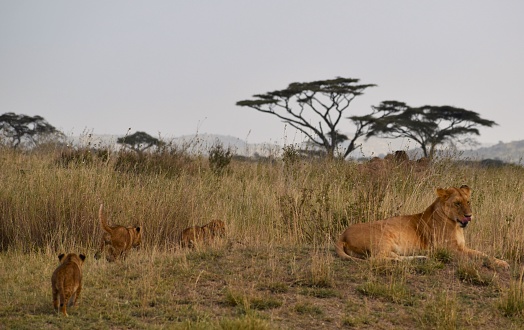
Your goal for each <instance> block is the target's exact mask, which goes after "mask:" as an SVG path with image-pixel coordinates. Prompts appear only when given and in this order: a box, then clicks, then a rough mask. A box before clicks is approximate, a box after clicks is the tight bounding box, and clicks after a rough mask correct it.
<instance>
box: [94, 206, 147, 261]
mask: <svg viewBox="0 0 524 330" xmlns="http://www.w3.org/2000/svg"><path fill="white" fill-rule="evenodd" d="M103 209H104V204H100V210H99V211H98V217H99V219H100V225H101V227H102V229H103V230H104V231H105V233H104V234H103V235H102V239H101V241H100V248H99V250H98V252H97V253H96V254H95V259H97V260H98V259H100V256H101V254H102V252H104V249H105V247H106V246H107V247H108V248H107V255H106V259H107V261H109V262H112V261H115V260H117V259H118V258H120V257H122V258H125V257H126V255H127V252H128V251H129V250H130V249H131V248H138V247H139V246H140V244H141V243H142V230H141V228H140V227H124V226H109V225H108V224H107V220H106V218H105V216H104V212H103Z"/></svg>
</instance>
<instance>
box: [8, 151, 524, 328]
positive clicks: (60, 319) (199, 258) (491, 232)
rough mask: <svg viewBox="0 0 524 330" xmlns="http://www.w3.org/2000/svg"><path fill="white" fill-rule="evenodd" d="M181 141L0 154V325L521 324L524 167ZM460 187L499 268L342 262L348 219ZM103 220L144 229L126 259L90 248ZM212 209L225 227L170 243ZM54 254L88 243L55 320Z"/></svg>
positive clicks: (477, 234) (475, 230) (472, 230)
mask: <svg viewBox="0 0 524 330" xmlns="http://www.w3.org/2000/svg"><path fill="white" fill-rule="evenodd" d="M220 156H221V155H220V154H219V155H218V157H216V158H213V159H212V161H211V162H210V161H209V159H207V158H205V157H203V156H188V155H187V154H185V153H183V152H173V151H171V152H166V151H164V152H158V153H153V154H149V155H147V156H143V157H138V156H136V155H134V154H129V153H117V152H106V151H98V152H96V151H82V150H80V151H68V152H67V151H66V152H59V151H55V150H51V151H49V150H48V151H45V152H43V151H40V152H38V151H35V152H31V153H24V152H14V151H10V150H4V149H3V150H1V151H0V169H1V170H0V185H1V189H0V328H2V329H55V328H71V329H164V328H166V329H300V328H303V329H315V328H334V329H339V328H340V329H344V328H358V329H360V328H363V329H415V328H418V329H457V328H459V329H462V328H465V329H468V328H469V329H493V328H499V329H500V328H504V329H521V328H522V327H524V319H523V317H524V287H523V283H522V275H523V273H522V260H523V253H524V250H523V243H524V236H523V234H524V232H523V230H524V222H523V219H522V215H523V214H524V206H523V205H524V195H523V194H524V169H523V168H521V167H518V166H504V167H498V168H485V167H480V166H475V165H471V164H468V165H465V164H458V163H456V162H454V161H453V160H449V159H442V160H438V161H435V162H434V163H433V164H431V165H427V166H424V165H415V164H409V165H406V164H398V163H395V162H389V163H384V162H381V163H375V164H372V165H359V164H357V163H354V162H344V161H339V160H304V159H301V158H300V157H298V154H296V153H294V152H293V150H292V149H287V150H286V152H285V153H284V157H282V158H276V157H275V158H272V159H265V160H259V161H247V160H238V159H233V160H232V161H231V163H228V162H227V159H224V158H227V157H226V155H223V154H222V156H223V157H222V158H221V157H220ZM462 184H467V185H469V186H470V187H471V188H472V189H473V197H472V205H473V214H474V217H473V221H472V222H471V224H470V225H469V226H468V227H467V229H466V230H465V235H466V244H467V245H468V246H469V247H471V248H474V249H478V250H481V251H483V252H486V253H487V254H489V255H491V256H495V257H499V258H502V259H505V260H507V261H508V262H509V263H510V264H511V269H510V270H509V271H504V270H494V269H491V268H489V267H488V266H489V265H485V264H484V262H483V261H482V260H463V259H459V258H457V256H455V255H454V254H453V253H452V252H451V251H446V250H439V251H430V252H429V259H427V260H422V261H420V260H419V261H413V262H402V263H394V262H368V261H364V262H356V261H349V262H348V261H342V260H340V259H339V258H338V257H336V255H335V253H334V240H335V239H336V238H337V236H338V235H339V234H340V233H341V232H342V231H343V230H344V229H345V228H346V227H347V226H348V225H349V224H352V223H356V222H365V221H371V220H375V219H381V218H385V217H388V216H392V215H398V214H412V213H418V212H421V211H422V210H424V209H425V208H426V207H427V206H428V205H429V204H431V203H432V202H433V200H434V199H435V189H436V188H437V187H449V186H460V185H462ZM102 202H103V203H104V208H105V210H106V213H107V216H108V219H109V222H110V223H111V224H121V225H126V226H131V225H140V226H142V228H143V235H144V241H143V244H142V248H141V249H140V250H138V251H135V250H133V251H131V253H130V254H129V256H128V258H127V259H126V260H124V261H118V262H115V263H109V262H107V261H106V260H105V259H103V258H102V259H100V260H95V259H94V258H93V255H94V253H95V252H96V248H97V246H98V243H99V239H100V236H101V234H102V232H101V229H100V227H99V222H98V208H99V205H100V203H102ZM212 219H222V220H224V221H225V223H226V226H227V228H226V237H225V238H224V239H221V240H217V241H216V242H214V243H213V244H212V245H211V246H200V247H197V248H196V249H180V248H179V247H178V238H179V233H180V231H181V230H182V229H184V228H186V227H188V226H192V225H195V224H198V225H202V224H204V223H207V222H209V221H210V220H212ZM61 252H76V253H84V254H86V255H87V259H86V262H85V264H84V267H83V276H84V278H83V284H84V288H83V291H82V295H81V297H80V299H79V306H78V308H76V309H75V308H69V309H68V313H69V317H64V316H60V315H58V314H57V313H56V312H54V310H53V306H52V297H51V274H52V273H53V271H54V269H55V268H56V267H57V265H58V257H57V255H58V254H59V253H61Z"/></svg>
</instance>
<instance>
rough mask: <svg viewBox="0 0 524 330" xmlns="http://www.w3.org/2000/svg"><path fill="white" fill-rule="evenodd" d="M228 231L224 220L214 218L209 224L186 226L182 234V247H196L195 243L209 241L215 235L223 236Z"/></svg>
mask: <svg viewBox="0 0 524 330" xmlns="http://www.w3.org/2000/svg"><path fill="white" fill-rule="evenodd" d="M225 233H226V225H225V223H224V221H222V220H213V221H211V222H209V223H208V224H205V225H203V226H202V227H200V226H193V227H189V228H186V229H184V230H183V231H182V234H181V235H180V245H181V246H182V247H190V248H192V247H194V246H195V244H196V243H197V242H198V243H202V242H209V241H211V240H213V239H214V238H215V237H223V236H224V235H225Z"/></svg>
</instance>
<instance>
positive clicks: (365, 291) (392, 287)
mask: <svg viewBox="0 0 524 330" xmlns="http://www.w3.org/2000/svg"><path fill="white" fill-rule="evenodd" d="M357 291H358V292H359V293H361V294H362V295H365V296H368V297H372V298H381V299H385V300H387V301H391V302H394V303H396V304H401V305H406V306H412V305H413V304H414V302H415V298H414V296H412V294H411V292H410V291H409V289H408V287H407V286H406V285H405V284H404V283H399V282H396V281H391V282H390V283H389V284H384V283H379V282H375V281H368V282H366V283H364V284H363V285H360V286H359V287H358V288H357Z"/></svg>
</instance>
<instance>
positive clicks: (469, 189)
mask: <svg viewBox="0 0 524 330" xmlns="http://www.w3.org/2000/svg"><path fill="white" fill-rule="evenodd" d="M460 189H461V190H462V191H464V192H465V193H466V194H467V195H471V188H470V187H468V186H467V185H465V184H463V185H462V186H460Z"/></svg>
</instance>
